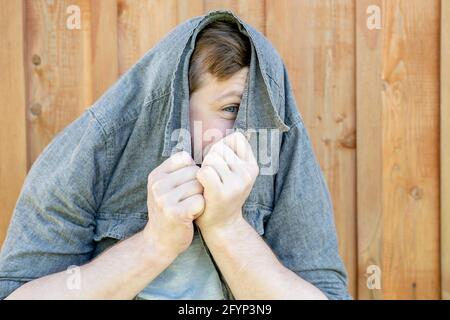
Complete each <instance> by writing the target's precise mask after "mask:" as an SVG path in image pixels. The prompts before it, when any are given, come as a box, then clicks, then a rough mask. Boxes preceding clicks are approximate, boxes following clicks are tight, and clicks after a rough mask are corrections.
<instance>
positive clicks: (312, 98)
mask: <svg viewBox="0 0 450 320" xmlns="http://www.w3.org/2000/svg"><path fill="white" fill-rule="evenodd" d="M266 6H267V8H266V14H267V21H266V30H267V37H268V38H269V40H270V41H271V42H272V43H273V44H274V46H275V47H276V49H277V50H278V51H279V52H280V54H281V56H282V57H283V60H284V61H285V64H286V66H287V69H288V72H289V77H290V80H291V83H292V86H293V90H294V93H295V95H296V100H297V104H298V107H299V110H300V112H301V114H302V116H303V118H304V120H305V123H306V126H307V129H308V132H309V134H310V136H311V140H312V143H313V147H314V150H315V153H316V155H317V157H318V159H319V162H320V164H321V168H322V171H323V172H324V174H325V177H326V180H327V183H328V186H329V189H330V193H331V197H332V199H333V208H334V214H335V221H336V228H337V232H338V238H339V249H340V253H341V256H342V257H343V260H344V263H345V265H346V267H347V270H348V274H349V290H350V293H351V294H352V295H353V296H355V295H356V291H355V289H356V238H355V237H356V220H355V219H356V158H355V156H356V151H355V144H356V141H355V136H356V133H355V129H356V128H355V126H356V119H355V118H356V114H355V81H354V72H355V53H354V46H355V43H354V32H355V26H354V19H353V16H354V2H353V1H351V0H340V1H307V0H302V1H289V0H284V1H267V3H266Z"/></svg>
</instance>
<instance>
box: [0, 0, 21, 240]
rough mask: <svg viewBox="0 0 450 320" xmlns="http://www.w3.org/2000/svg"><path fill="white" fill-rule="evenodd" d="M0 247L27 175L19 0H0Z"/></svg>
mask: <svg viewBox="0 0 450 320" xmlns="http://www.w3.org/2000/svg"><path fill="white" fill-rule="evenodd" d="M0 8H1V9H0V30H1V33H2V36H1V37H0V70H2V77H1V78H0V108H1V117H0V247H1V245H2V243H3V240H4V239H5V236H6V231H7V229H8V225H9V221H10V218H11V214H12V212H13V209H14V207H15V204H16V199H17V196H18V194H19V192H20V190H21V188H22V184H23V181H24V179H25V176H26V173H27V163H26V132H25V128H26V125H25V73H24V66H23V46H24V42H23V30H24V19H23V18H24V17H23V3H22V0H0Z"/></svg>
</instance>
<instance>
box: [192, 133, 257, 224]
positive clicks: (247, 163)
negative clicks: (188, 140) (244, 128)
mask: <svg viewBox="0 0 450 320" xmlns="http://www.w3.org/2000/svg"><path fill="white" fill-rule="evenodd" d="M258 174H259V167H258V164H257V161H256V159H255V157H254V156H253V152H252V149H251V146H250V144H249V143H248V141H247V139H246V138H245V137H244V135H243V134H242V133H240V132H235V133H233V134H230V135H228V136H226V137H224V138H223V139H221V140H220V141H218V142H216V143H215V144H214V145H213V146H212V147H211V149H210V150H209V152H208V153H207V155H206V157H205V159H204V161H203V163H202V167H201V169H200V170H198V172H197V179H198V181H200V183H201V184H202V185H203V188H204V191H203V196H204V199H205V210H204V213H203V214H202V215H201V216H200V217H199V218H197V219H196V220H195V223H196V224H197V226H198V227H199V228H200V229H201V230H202V231H205V230H208V231H209V230H212V229H214V230H220V229H222V228H226V227H227V226H230V225H232V224H234V223H235V222H237V221H241V219H242V206H243V204H244V202H245V200H246V199H247V197H248V195H249V194H250V191H251V189H252V187H253V184H254V183H255V180H256V177H257V176H258Z"/></svg>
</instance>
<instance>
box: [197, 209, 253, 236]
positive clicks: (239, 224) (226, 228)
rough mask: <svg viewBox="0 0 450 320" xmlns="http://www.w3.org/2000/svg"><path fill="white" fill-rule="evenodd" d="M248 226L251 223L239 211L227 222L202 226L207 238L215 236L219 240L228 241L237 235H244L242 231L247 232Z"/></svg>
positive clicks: (203, 233)
mask: <svg viewBox="0 0 450 320" xmlns="http://www.w3.org/2000/svg"><path fill="white" fill-rule="evenodd" d="M248 227H250V225H249V224H248V222H247V221H246V220H245V219H244V217H243V216H242V213H239V214H237V215H236V216H235V217H234V218H233V219H230V220H228V221H227V222H226V223H222V224H220V225H214V226H207V227H204V228H201V232H202V235H203V237H204V238H205V240H207V239H212V238H214V239H215V240H218V241H227V240H231V239H233V238H234V237H235V236H236V235H239V234H240V235H242V232H245V230H247V228H248ZM250 228H251V227H250Z"/></svg>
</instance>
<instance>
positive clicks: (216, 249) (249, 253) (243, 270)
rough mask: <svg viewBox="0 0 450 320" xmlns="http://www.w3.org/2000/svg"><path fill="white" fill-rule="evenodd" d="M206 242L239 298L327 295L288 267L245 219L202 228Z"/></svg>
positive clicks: (316, 296)
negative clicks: (222, 226)
mask: <svg viewBox="0 0 450 320" xmlns="http://www.w3.org/2000/svg"><path fill="white" fill-rule="evenodd" d="M202 234H203V237H204V239H205V242H206V243H207V245H208V248H209V249H210V251H211V253H212V255H213V257H214V260H215V261H216V263H217V265H218V266H219V269H220V270H221V272H222V273H223V275H224V277H225V280H226V281H227V283H228V285H229V286H230V289H231V291H232V292H233V295H234V296H235V297H236V298H237V299H326V296H325V295H324V294H323V293H322V292H321V291H320V290H319V289H318V288H316V287H315V286H313V285H312V284H310V283H309V282H307V281H305V280H303V279H301V278H300V277H299V276H297V275H296V274H295V273H294V272H292V271H291V270H289V269H287V268H286V267H284V266H283V265H282V264H281V263H280V262H279V261H278V259H277V257H276V256H275V254H274V253H273V252H272V250H271V249H270V247H269V246H268V245H267V244H266V243H265V242H264V240H263V239H262V238H261V237H260V236H259V234H258V233H257V232H256V231H255V230H254V229H253V228H252V227H251V226H250V225H249V224H248V223H247V222H246V221H245V220H244V218H242V219H240V220H238V222H236V223H234V224H233V225H230V226H228V227H227V228H226V229H224V228H222V229H220V230H209V231H208V230H202Z"/></svg>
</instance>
